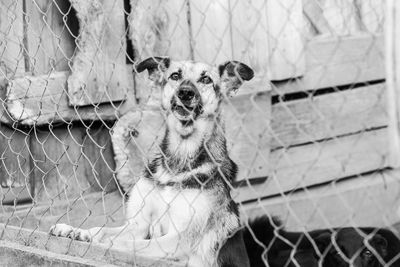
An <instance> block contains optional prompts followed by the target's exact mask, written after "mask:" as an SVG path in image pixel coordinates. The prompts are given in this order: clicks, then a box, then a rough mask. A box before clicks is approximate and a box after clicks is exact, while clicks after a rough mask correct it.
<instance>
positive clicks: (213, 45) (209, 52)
mask: <svg viewBox="0 0 400 267" xmlns="http://www.w3.org/2000/svg"><path fill="white" fill-rule="evenodd" d="M190 14H191V28H192V37H193V40H192V43H193V51H194V59H195V60H197V61H204V62H207V63H209V64H221V63H223V62H225V61H226V60H229V59H231V58H232V56H233V52H232V49H233V45H232V42H231V29H230V9H229V1H228V0H217V1H213V0H204V1H190Z"/></svg>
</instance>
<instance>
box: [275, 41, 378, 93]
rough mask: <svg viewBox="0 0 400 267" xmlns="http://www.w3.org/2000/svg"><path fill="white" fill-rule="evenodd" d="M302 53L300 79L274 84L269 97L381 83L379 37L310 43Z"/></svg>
mask: <svg viewBox="0 0 400 267" xmlns="http://www.w3.org/2000/svg"><path fill="white" fill-rule="evenodd" d="M304 53H305V56H306V65H307V66H306V70H307V71H306V72H305V74H304V76H303V77H301V78H299V79H297V80H294V81H282V82H275V83H274V85H275V86H274V87H273V88H272V89H273V91H272V94H273V95H283V94H287V93H294V92H304V91H309V90H316V89H320V88H328V87H337V86H341V85H351V84H355V83H362V82H368V81H376V80H382V79H385V67H384V64H385V63H384V62H385V61H384V44H383V35H377V36H371V35H369V34H364V35H358V36H351V37H342V38H340V39H339V38H334V37H331V38H324V39H313V40H311V41H310V42H308V43H307V44H306V46H305V52H304Z"/></svg>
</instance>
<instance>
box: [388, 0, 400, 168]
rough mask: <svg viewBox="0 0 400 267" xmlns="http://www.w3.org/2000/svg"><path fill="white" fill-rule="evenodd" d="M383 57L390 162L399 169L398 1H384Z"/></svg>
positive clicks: (399, 36)
mask: <svg viewBox="0 0 400 267" xmlns="http://www.w3.org/2000/svg"><path fill="white" fill-rule="evenodd" d="M386 11H387V12H386V15H387V17H386V24H385V33H386V34H385V57H386V65H385V67H386V68H385V70H386V82H387V96H388V114H389V136H388V138H390V141H391V150H390V162H391V166H393V167H400V152H399V151H400V127H399V126H400V92H399V88H400V67H399V63H400V26H399V25H400V1H395V0H388V1H386Z"/></svg>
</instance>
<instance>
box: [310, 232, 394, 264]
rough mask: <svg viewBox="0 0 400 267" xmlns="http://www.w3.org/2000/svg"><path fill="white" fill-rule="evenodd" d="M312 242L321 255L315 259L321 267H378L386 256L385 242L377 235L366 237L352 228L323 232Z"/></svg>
mask: <svg viewBox="0 0 400 267" xmlns="http://www.w3.org/2000/svg"><path fill="white" fill-rule="evenodd" d="M314 240H315V242H316V244H317V246H318V250H319V252H320V253H321V254H322V256H321V257H318V256H317V257H318V258H319V261H320V262H321V264H322V265H321V266H323V267H342V266H346V267H347V266H355V267H380V266H383V265H382V264H381V263H382V261H383V262H385V259H386V256H387V247H388V243H387V240H386V239H385V238H384V237H383V236H381V235H380V234H379V233H375V234H371V235H366V234H361V232H360V231H357V230H356V229H354V228H343V229H340V230H339V231H337V232H334V233H331V232H324V233H322V234H320V235H319V236H317V237H316V238H315V239H314ZM378 258H380V260H379V259H378Z"/></svg>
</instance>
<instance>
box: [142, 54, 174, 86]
mask: <svg viewBox="0 0 400 267" xmlns="http://www.w3.org/2000/svg"><path fill="white" fill-rule="evenodd" d="M170 63H171V60H170V59H169V57H149V58H147V59H145V60H143V61H141V62H139V64H137V65H136V70H137V72H139V73H140V72H143V71H144V70H147V71H148V72H149V79H150V80H152V81H154V82H159V83H161V82H162V81H161V80H162V77H163V75H162V73H163V72H164V71H166V70H167V69H168V68H169V65H170Z"/></svg>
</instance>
